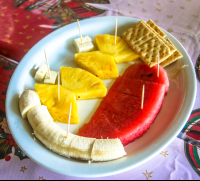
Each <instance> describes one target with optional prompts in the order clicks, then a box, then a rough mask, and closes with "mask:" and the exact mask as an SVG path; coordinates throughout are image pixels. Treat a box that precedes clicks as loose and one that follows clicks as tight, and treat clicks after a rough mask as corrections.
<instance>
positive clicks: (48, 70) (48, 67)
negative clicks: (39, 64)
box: [44, 49, 51, 79]
mask: <svg viewBox="0 0 200 181" xmlns="http://www.w3.org/2000/svg"><path fill="white" fill-rule="evenodd" d="M44 54H45V59H46V63H47V68H48V74H49V79H51V72H50V68H49V63H48V60H47V55H46V51H45V49H44Z"/></svg>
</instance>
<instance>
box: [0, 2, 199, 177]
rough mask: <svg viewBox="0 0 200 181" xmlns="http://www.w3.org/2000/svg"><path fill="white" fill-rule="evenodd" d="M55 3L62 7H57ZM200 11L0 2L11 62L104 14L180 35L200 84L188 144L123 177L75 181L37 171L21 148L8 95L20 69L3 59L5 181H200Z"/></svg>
mask: <svg viewBox="0 0 200 181" xmlns="http://www.w3.org/2000/svg"><path fill="white" fill-rule="evenodd" d="M63 2H64V3H63ZM86 2H88V3H89V4H86ZM55 3H58V4H59V5H60V6H59V7H58V6H55V7H54V5H55ZM94 3H95V4H94ZM96 3H98V4H96ZM109 3H110V4H109ZM199 9H200V4H199V0H181V1H175V0H151V1H149V0H134V1H132V0H111V1H110V2H109V1H107V0H82V1H79V0H71V1H70V0H69V1H68V0H65V1H61V0H40V1H38V0H20V1H19V0H0V32H1V35H2V36H1V37H0V54H2V55H4V56H6V57H9V58H12V59H14V60H17V61H20V60H21V58H22V57H23V56H24V55H25V53H26V52H27V51H28V50H29V49H30V48H31V47H32V46H33V45H34V44H35V43H36V42H37V41H39V40H40V39H41V38H43V37H44V36H46V35H47V34H49V33H51V32H52V31H53V30H55V29H57V28H59V27H61V26H64V25H66V24H68V23H71V22H74V21H75V20H76V19H84V18H88V17H91V16H96V15H99V14H101V13H103V14H101V15H99V16H110V15H111V16H129V17H134V18H139V19H143V20H146V21H147V20H149V19H152V20H153V21H154V22H155V23H157V24H158V26H160V27H162V28H164V29H165V30H167V31H168V32H170V33H171V34H172V35H174V36H175V37H176V38H177V39H178V40H179V41H180V42H181V43H182V45H183V46H184V47H185V49H186V50H187V52H188V53H189V55H190V57H191V59H192V61H193V64H194V68H195V70H196V75H197V80H198V81H197V85H198V95H197V100H196V103H195V105H194V111H193V112H192V114H191V116H190V119H189V120H188V123H187V124H186V125H185V127H184V129H183V130H182V132H181V133H180V135H179V137H180V138H183V139H185V140H186V141H185V142H184V141H183V140H181V139H179V138H176V139H175V140H174V141H173V142H172V143H171V144H170V145H169V146H168V147H167V148H165V149H164V150H162V151H161V152H160V154H158V155H157V156H155V157H154V158H152V159H151V160H149V161H148V162H146V163H144V164H143V165H140V166H138V167H137V168H134V169H131V170H130V171H127V172H124V173H121V174H117V175H113V176H109V177H102V178H92V179H91V178H75V177H69V176H65V175H60V174H57V173H54V172H52V171H49V170H47V169H45V168H43V167H41V166H39V165H37V164H36V163H34V162H33V161H32V160H30V159H27V156H26V155H25V154H24V153H23V152H22V151H21V150H20V149H19V147H18V146H17V145H16V143H15V141H14V140H13V137H12V136H11V134H10V131H9V128H8V125H7V122H6V120H5V119H4V118H5V108H4V106H5V98H6V90H7V87H8V82H9V80H10V77H11V75H12V73H13V71H14V69H15V67H16V66H15V65H14V64H11V63H9V62H8V61H5V60H3V59H0V91H1V92H0V96H1V100H0V168H1V169H0V175H1V179H2V180H3V179H27V180H30V179H34V180H35V179H37V180H44V179H56V180H58V179H59V180H69V179H70V180H77V179H81V180H85V179H87V180H98V179H102V180H103V179H109V180H121V179H123V180H124V179H138V180H150V179H156V180H157V179H159V180H161V179H163V180H164V179H166V180H178V179H179V180H183V179H185V180H199V176H200V151H199V148H198V147H197V146H199V145H198V144H199V142H197V141H196V140H199V139H200V134H199V131H200V128H199V125H200V124H199V120H200V109H199V108H200V102H199V99H198V97H199V96H200V92H199V90H200V89H199V88H200V84H199V83H200V78H199V77H200V72H199V69H200V68H199V64H200V61H199V59H198V57H199V52H200V31H199V28H198V23H199V18H200V12H199ZM50 10H51V11H50ZM104 10H106V11H104ZM2 25H3V26H2ZM189 143H192V144H193V145H191V144H189ZM194 145H196V146H194ZM20 160H21V161H20Z"/></svg>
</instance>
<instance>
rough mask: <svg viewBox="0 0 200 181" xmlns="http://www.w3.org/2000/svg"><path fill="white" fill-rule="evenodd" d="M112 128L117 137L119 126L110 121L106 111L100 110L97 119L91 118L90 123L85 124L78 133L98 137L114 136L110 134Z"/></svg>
mask: <svg viewBox="0 0 200 181" xmlns="http://www.w3.org/2000/svg"><path fill="white" fill-rule="evenodd" d="M95 130H97V131H95ZM111 130H112V132H113V135H115V138H116V135H117V134H118V130H117V128H115V127H114V126H113V125H112V124H111V123H110V121H109V120H108V117H106V115H105V114H104V112H103V111H102V110H101V111H100V112H98V116H97V117H96V118H95V119H94V118H93V119H91V121H90V122H89V123H88V124H85V125H84V126H83V127H82V128H80V129H79V132H78V135H80V136H84V137H89V138H97V139H102V138H103V139H107V138H114V137H111V135H110V132H111Z"/></svg>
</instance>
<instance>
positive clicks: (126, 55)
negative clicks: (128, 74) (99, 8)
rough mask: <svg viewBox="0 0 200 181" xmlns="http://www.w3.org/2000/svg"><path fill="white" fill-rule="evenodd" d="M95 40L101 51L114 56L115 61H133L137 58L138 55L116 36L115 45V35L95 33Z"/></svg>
mask: <svg viewBox="0 0 200 181" xmlns="http://www.w3.org/2000/svg"><path fill="white" fill-rule="evenodd" d="M95 41H96V44H97V46H98V48H99V50H100V51H101V52H102V53H106V54H109V55H113V56H114V59H115V62H116V63H123V62H129V61H135V60H138V59H139V56H138V55H137V54H136V53H135V52H134V51H133V50H132V49H131V48H130V47H129V46H128V44H127V43H126V42H125V41H124V40H123V39H122V38H120V37H117V41H116V45H115V36H113V35H107V34H106V35H97V36H96V37H95Z"/></svg>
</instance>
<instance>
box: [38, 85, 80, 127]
mask: <svg viewBox="0 0 200 181" xmlns="http://www.w3.org/2000/svg"><path fill="white" fill-rule="evenodd" d="M35 91H36V92H37V94H38V95H39V97H40V101H41V103H42V104H43V105H45V106H47V108H48V110H49V112H50V114H51V116H52V117H53V119H54V121H56V122H63V123H68V117H69V107H70V103H72V112H71V124H78V123H79V116H78V109H77V103H76V95H75V94H74V93H73V92H71V91H69V90H67V89H66V88H64V87H62V86H60V99H59V100H58V85H45V84H35Z"/></svg>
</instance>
